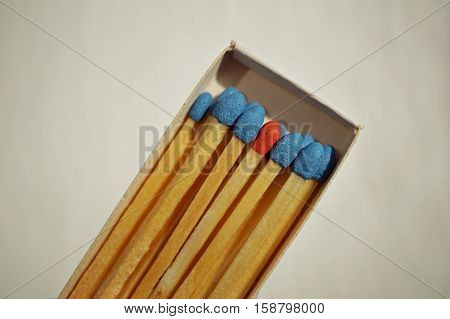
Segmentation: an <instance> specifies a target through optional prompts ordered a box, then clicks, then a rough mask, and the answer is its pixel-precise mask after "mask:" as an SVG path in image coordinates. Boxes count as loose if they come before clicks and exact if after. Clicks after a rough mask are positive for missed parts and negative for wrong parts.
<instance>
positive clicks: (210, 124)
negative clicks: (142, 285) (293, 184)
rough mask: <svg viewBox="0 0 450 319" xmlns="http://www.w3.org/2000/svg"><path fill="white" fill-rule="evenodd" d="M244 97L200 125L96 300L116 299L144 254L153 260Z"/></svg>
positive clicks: (231, 99)
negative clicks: (160, 239) (182, 201)
mask: <svg viewBox="0 0 450 319" xmlns="http://www.w3.org/2000/svg"><path fill="white" fill-rule="evenodd" d="M245 104H246V102H245V97H244V96H243V95H242V94H241V93H235V94H232V95H229V96H227V98H224V99H222V100H220V101H218V103H217V105H216V106H215V107H214V109H213V112H212V114H213V115H214V116H209V117H208V118H207V120H206V122H205V123H204V124H203V125H204V127H203V128H202V133H201V135H200V137H199V138H198V141H197V144H196V145H195V146H194V148H193V149H192V151H191V152H190V154H189V156H188V158H187V159H186V161H185V162H184V163H183V165H182V167H181V168H180V170H179V171H177V173H176V174H175V176H174V177H173V179H172V181H171V182H170V184H169V186H168V188H167V190H166V191H165V192H164V193H163V194H162V195H161V196H160V197H159V199H158V201H157V203H156V204H155V206H154V207H153V209H152V213H151V214H149V215H148V216H146V218H145V219H144V220H143V222H142V224H141V225H140V226H139V228H138V230H137V231H136V233H135V234H134V236H133V237H132V239H131V240H130V241H129V242H128V244H127V246H126V247H125V248H124V249H123V250H122V253H121V254H120V256H119V258H118V259H117V261H116V262H115V263H114V265H113V267H112V268H111V270H110V272H109V273H108V274H107V276H106V278H105V279H104V281H103V282H102V283H101V285H100V287H99V288H98V290H97V292H96V293H95V297H96V298H116V297H117V296H119V294H120V291H121V289H122V287H123V285H124V284H125V282H126V280H127V279H128V278H129V276H130V275H131V274H132V273H133V272H134V271H135V269H136V267H137V266H138V264H139V262H140V260H141V258H142V257H143V256H144V255H145V254H147V253H150V254H147V256H148V258H150V259H153V257H154V254H155V253H156V252H157V249H155V248H156V247H158V246H160V242H158V241H157V239H158V237H160V235H161V234H162V235H167V234H164V230H165V229H166V228H167V227H168V225H167V224H168V223H170V221H171V219H172V218H173V215H174V214H175V213H177V212H176V209H177V206H178V204H179V201H180V199H181V198H182V197H183V196H184V195H185V193H186V192H187V191H188V190H189V189H190V187H191V186H192V185H193V184H194V183H195V181H196V179H197V178H198V177H199V175H200V174H201V172H202V170H203V168H204V167H205V165H206V164H207V163H208V161H209V159H210V158H211V157H212V155H213V153H214V151H215V150H216V148H217V146H218V145H219V144H220V143H221V141H222V140H223V138H224V137H225V135H226V133H227V131H228V128H229V127H228V126H229V125H232V124H233V123H234V121H235V120H236V119H237V118H238V117H239V115H240V114H241V113H242V112H243V111H244V109H245Z"/></svg>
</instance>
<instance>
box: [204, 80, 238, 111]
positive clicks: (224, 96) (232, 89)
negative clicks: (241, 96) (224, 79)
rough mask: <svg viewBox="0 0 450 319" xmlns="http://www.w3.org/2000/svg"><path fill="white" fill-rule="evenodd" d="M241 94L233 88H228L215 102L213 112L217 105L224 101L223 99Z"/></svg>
mask: <svg viewBox="0 0 450 319" xmlns="http://www.w3.org/2000/svg"><path fill="white" fill-rule="evenodd" d="M236 93H239V91H238V90H237V89H236V88H235V87H232V86H229V87H227V88H226V89H225V90H223V91H222V93H220V94H219V96H218V97H217V98H216V100H215V101H214V103H213V104H212V106H211V110H214V108H215V107H216V105H217V103H218V102H219V101H220V100H222V99H223V98H226V97H227V96H230V95H232V94H236Z"/></svg>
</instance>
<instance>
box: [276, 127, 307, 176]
mask: <svg viewBox="0 0 450 319" xmlns="http://www.w3.org/2000/svg"><path fill="white" fill-rule="evenodd" d="M307 136H309V135H307ZM309 143H311V140H310V139H309V138H305V136H303V135H302V134H300V133H289V134H286V135H285V136H283V137H282V138H281V139H280V140H279V141H278V142H277V144H275V146H274V147H273V149H272V152H271V153H270V158H271V159H272V160H274V161H275V162H277V163H278V164H279V165H281V166H282V167H284V168H286V167H288V166H289V165H291V163H292V161H293V160H294V159H295V158H296V157H297V155H298V153H299V152H300V150H301V149H302V148H304V147H305V146H306V145H308V144H309Z"/></svg>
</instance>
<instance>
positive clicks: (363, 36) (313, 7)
mask: <svg viewBox="0 0 450 319" xmlns="http://www.w3.org/2000/svg"><path fill="white" fill-rule="evenodd" d="M442 3H445V1H406V0H405V1H384V0H383V1H356V0H355V1H340V2H339V3H338V2H337V1H222V2H218V1H217V2H214V1H189V2H188V1H185V2H181V1H177V2H175V1H153V2H150V1H95V2H94V1H56V0H54V1H50V0H46V1H32V2H31V1H13V0H7V1H5V0H0V110H1V111H0V141H1V144H0V145H1V156H0V176H1V178H0V203H1V211H0V249H1V253H2V258H1V263H0V296H6V295H8V294H10V293H11V292H12V291H14V290H16V289H17V288H18V287H20V286H21V285H23V284H24V283H26V282H27V281H29V280H31V279H33V278H34V277H35V276H37V275H39V274H40V273H41V272H43V271H45V270H46V269H47V268H48V267H49V266H51V265H53V264H55V262H57V261H59V260H61V259H62V258H63V257H65V256H68V257H66V258H65V259H63V260H62V261H60V262H59V263H58V264H57V265H55V266H53V267H51V268H50V269H47V271H45V272H44V273H43V274H42V275H41V276H39V277H38V278H36V279H35V280H33V281H31V282H29V283H28V284H27V285H25V286H23V287H22V288H21V289H19V290H17V291H16V292H14V293H13V294H11V295H10V296H9V297H12V298H25V297H26V298H32V297H37V298H41V297H55V296H57V294H58V293H59V291H60V290H61V288H62V287H63V285H64V283H65V282H66V281H67V279H68V277H69V276H70V274H71V273H72V271H73V270H74V268H75V267H76V265H77V264H78V262H79V261H80V259H81V257H82V256H83V254H84V252H85V250H86V249H87V248H88V245H85V246H84V247H82V248H81V249H78V248H79V247H80V246H82V245H83V244H86V243H87V242H88V241H89V240H90V239H92V238H93V237H94V236H95V235H96V234H97V232H98V231H99V229H100V228H101V226H102V225H103V223H104V222H105V220H106V218H107V217H108V216H109V214H110V213H111V211H112V209H113V208H114V206H115V205H116V203H117V202H118V200H119V199H120V197H121V195H122V194H123V192H124V191H125V189H126V188H127V186H128V185H129V183H130V181H131V179H132V178H133V177H134V176H135V174H136V172H137V170H138V168H139V139H138V137H139V135H138V133H139V126H141V125H151V126H155V127H157V128H158V129H159V131H160V132H162V131H163V128H164V127H165V126H166V125H168V123H170V121H171V116H170V115H168V114H166V113H164V112H162V111H161V110H159V109H158V108H156V107H155V106H154V105H152V104H151V103H149V102H148V101H147V100H146V99H144V98H143V97H142V96H139V95H138V94H137V93H136V92H134V91H133V90H131V89H130V87H131V88H133V89H134V90H136V91H138V92H140V93H141V94H142V95H144V96H145V97H147V98H148V99H150V100H152V101H154V102H155V103H157V104H158V105H160V106H162V107H163V108H164V109H165V110H166V111H167V112H168V113H169V114H175V113H176V112H177V111H178V109H179V107H180V106H181V104H182V103H183V102H184V100H185V99H186V97H187V96H188V94H189V93H190V91H191V90H192V88H193V87H194V85H195V84H196V83H197V81H198V80H199V78H200V76H201V75H202V74H203V72H204V71H205V70H206V68H207V67H208V66H209V65H210V63H211V62H212V60H213V59H214V58H215V57H216V56H217V55H218V53H219V52H220V51H221V50H222V49H223V48H224V47H225V46H226V45H227V44H228V43H229V41H230V39H232V38H233V39H236V40H237V41H238V43H239V45H241V46H243V47H245V48H246V49H247V50H248V51H250V52H251V53H253V54H255V55H256V56H258V57H259V58H261V60H263V61H266V62H268V63H269V64H270V65H272V66H273V67H274V68H276V69H277V70H279V71H280V72H281V73H282V74H285V75H287V76H288V78H290V79H292V80H294V81H295V82H297V83H299V84H300V85H302V86H304V87H308V88H311V89H315V88H318V87H320V86H321V85H322V84H323V83H325V82H327V81H328V80H330V79H332V78H333V77H334V76H336V75H337V74H339V73H340V72H342V71H344V70H346V69H347V68H348V67H349V66H351V65H353V64H354V63H355V62H357V61H358V60H360V59H361V58H363V57H365V56H366V55H368V54H369V53H370V52H372V51H373V50H374V49H376V48H377V47H379V46H380V45H382V44H383V43H385V42H386V41H388V40H390V39H392V38H393V37H394V36H396V35H397V34H399V33H401V32H403V31H405V30H406V29H407V28H409V27H410V26H412V25H413V24H414V23H416V22H418V21H419V20H420V19H421V18H423V17H424V16H426V15H427V14H429V13H430V12H432V11H433V10H434V9H436V8H438V7H439V6H440V5H441V4H442ZM14 10H16V11H17V12H14ZM449 55H450V5H447V6H446V7H444V8H442V9H441V10H439V11H438V12H437V13H435V14H433V15H432V16H430V17H429V18H427V19H425V20H424V21H423V22H421V23H419V24H418V25H417V26H415V27H414V28H412V29H411V30H409V31H407V32H406V33H404V34H403V35H402V36H400V37H399V38H397V39H396V40H395V41H393V42H391V43H390V44H389V45H387V46H386V47H384V48H382V49H381V50H379V51H378V52H376V53H375V54H373V55H372V56H370V57H368V58H367V59H366V60H364V61H362V62H361V63H360V64H358V65H356V66H355V67H354V68H352V69H351V70H349V71H348V72H346V73H345V74H344V75H342V76H340V77H339V78H337V79H336V80H334V81H332V82H331V83H330V84H328V85H327V86H325V87H324V88H323V89H321V90H319V91H318V92H317V96H319V97H320V98H322V99H324V100H325V101H328V102H329V103H331V104H332V105H334V106H335V107H336V108H337V109H338V110H339V111H341V112H343V113H344V114H346V115H348V116H349V117H351V118H353V119H354V120H356V121H358V122H360V123H362V124H364V125H365V126H366V127H365V129H364V131H363V133H362V135H361V137H360V139H359V141H358V142H357V144H356V146H355V148H354V149H353V151H352V152H351V154H350V156H349V158H348V160H347V161H346V163H345V164H344V165H343V168H342V170H341V171H340V173H339V174H338V176H337V177H336V179H335V180H334V182H333V183H332V185H331V187H330V188H329V190H328V192H327V193H326V194H325V196H324V197H323V200H322V201H321V202H320V203H319V205H318V207H317V210H318V211H319V212H320V213H316V214H314V215H313V217H312V218H311V219H310V221H309V222H308V223H307V225H306V227H305V228H304V230H303V231H302V233H301V234H300V236H299V237H298V238H297V239H296V241H295V242H294V244H293V245H292V246H291V247H290V249H289V251H288V253H287V254H286V255H285V256H284V258H283V259H282V261H281V263H280V265H279V266H278V267H277V268H276V270H275V271H274V273H273V274H272V276H271V278H270V279H269V281H268V282H267V283H266V285H265V286H264V288H263V290H262V291H261V293H260V297H267V298H272V297H278V298H283V297H297V298H306V297H311V298H327V297H330V298H360V297H373V298H381V297H387V298H391V297H399V298H440V297H445V296H449V295H450V249H449V244H450V209H449V206H448V198H449V196H448V194H449V190H448V187H449V185H450V161H449V159H450V158H449V157H450V156H449V154H450V141H449V137H450V126H449V125H448V123H447V121H448V119H449V117H450V109H449V107H450V93H449V87H450V86H449V84H450V81H449V80H450V64H449ZM120 81H122V82H123V83H120ZM124 84H126V85H124ZM77 249H78V250H77ZM71 252H73V253H72V254H70V255H68V254H69V253H71Z"/></svg>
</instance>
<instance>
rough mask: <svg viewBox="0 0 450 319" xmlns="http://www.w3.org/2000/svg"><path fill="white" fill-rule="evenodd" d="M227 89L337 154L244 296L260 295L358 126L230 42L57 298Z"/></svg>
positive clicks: (68, 289) (69, 288) (63, 294)
mask: <svg viewBox="0 0 450 319" xmlns="http://www.w3.org/2000/svg"><path fill="white" fill-rule="evenodd" d="M229 86H234V87H236V88H237V89H238V90H240V91H241V92H243V93H244V95H245V96H246V97H247V100H248V101H258V102H259V103H260V104H261V105H263V106H264V107H265V109H266V118H267V119H266V120H270V119H271V117H273V116H276V119H277V121H279V122H281V123H283V124H285V125H286V126H287V127H288V129H290V128H292V127H297V128H302V127H303V128H304V129H305V128H306V129H308V132H299V133H308V134H311V135H312V136H313V137H314V138H315V139H316V140H317V141H319V142H320V143H322V144H329V145H332V146H333V147H334V148H335V150H336V153H337V159H338V162H337V164H336V167H335V168H334V170H333V172H332V173H331V175H330V176H329V177H328V178H327V179H326V181H325V182H323V183H321V184H320V186H319V188H318V189H317V190H316V191H315V192H314V194H313V196H312V198H310V200H309V203H308V205H307V206H306V207H305V208H304V209H303V211H302V212H301V213H300V214H298V216H297V218H296V220H295V221H294V223H293V224H292V225H291V226H290V228H289V229H288V230H287V232H286V234H285V236H284V238H283V240H282V242H281V243H280V244H279V245H278V248H277V250H276V251H275V253H274V254H273V255H272V256H271V257H270V258H269V261H268V262H267V263H266V265H265V266H264V268H263V270H262V272H261V273H259V274H258V277H257V279H256V282H255V283H254V284H253V286H252V288H251V289H250V291H249V292H248V293H247V295H246V296H245V297H246V298H253V297H255V296H256V295H257V293H258V291H259V289H260V288H261V286H262V285H263V283H264V282H265V280H266V279H267V278H268V276H269V275H270V273H271V271H272V270H273V269H274V267H275V266H276V265H277V263H278V261H279V259H280V257H281V256H282V255H283V254H284V253H285V251H286V249H287V247H288V246H289V244H290V243H291V242H292V241H293V239H294V238H295V236H296V235H297V234H298V232H299V231H300V230H301V229H302V226H303V225H304V224H305V223H306V221H307V219H308V217H309V216H310V215H311V213H312V211H313V208H314V207H315V205H316V204H317V202H318V201H319V199H320V198H321V196H322V195H323V193H324V191H325V190H326V188H327V186H328V184H329V183H330V182H331V181H332V179H333V177H334V176H335V174H336V173H337V171H338V170H339V167H340V165H342V162H343V161H344V159H345V158H346V155H347V154H348V152H349V150H350V148H351V147H352V145H353V143H354V142H355V140H356V137H357V136H358V132H359V130H360V126H358V125H356V124H354V123H353V122H352V121H350V120H349V119H347V118H345V117H344V116H343V115H341V114H339V113H338V112H336V111H335V110H334V109H332V108H331V107H330V106H328V105H326V104H325V103H323V102H321V101H319V100H318V99H317V98H315V97H314V96H311V95H309V94H308V92H307V91H306V90H304V89H302V88H301V87H299V86H298V85H296V84H294V83H292V82H291V81H289V80H287V79H286V78H284V77H283V76H281V75H280V74H278V73H277V72H276V71H274V70H272V69H271V68H270V67H268V66H267V65H266V64H264V63H263V62H261V61H259V60H258V59H256V58H254V57H253V56H251V55H250V54H248V53H247V52H245V50H243V49H241V48H240V47H239V46H236V44H235V43H234V42H232V43H231V45H230V46H228V47H227V48H226V49H225V50H224V51H223V52H222V53H221V54H220V55H219V57H218V58H217V59H216V60H215V61H214V62H213V63H212V65H211V66H210V67H209V68H208V70H207V71H206V73H205V74H204V75H203V77H202V78H201V79H200V81H199V83H198V84H197V86H196V87H195V88H194V90H193V91H192V93H191V94H190V96H189V97H188V99H187V100H186V102H185V103H184V105H183V106H182V107H181V110H180V111H179V113H178V114H177V116H176V119H174V120H173V121H172V123H171V125H170V126H169V128H168V129H167V131H166V132H165V134H164V136H163V137H162V139H161V140H160V141H159V143H158V145H157V146H156V147H155V149H154V150H153V152H152V153H151V154H150V156H149V158H148V159H147V161H146V163H145V164H144V166H143V169H141V170H140V172H139V173H138V175H137V176H136V177H135V179H134V180H133V182H132V183H131V185H130V186H129V188H128V190H127V191H126V193H125V194H124V196H123V197H122V199H121V200H120V202H119V204H118V205H117V207H116V208H115V210H114V211H113V213H112V214H111V216H110V218H109V219H108V220H107V222H106V223H105V225H104V227H103V229H102V230H101V232H100V235H99V236H98V237H97V238H96V240H95V241H94V243H93V244H92V245H91V247H90V248H89V250H88V251H87V253H86V254H85V256H84V258H83V259H82V261H81V262H80V264H79V266H78V267H77V268H76V270H75V272H74V273H73V274H72V276H71V278H70V279H69V281H68V282H67V284H66V286H65V287H64V289H63V290H62V292H61V294H60V296H59V297H60V298H67V297H68V296H69V294H70V292H71V291H72V289H73V287H74V286H75V285H76V283H77V281H78V279H79V278H80V276H81V275H82V274H83V272H84V271H85V269H86V268H87V267H88V266H89V264H90V262H91V260H92V259H93V258H94V256H95V255H96V253H97V251H98V250H99V249H100V247H101V246H102V244H103V242H104V241H105V240H106V239H107V237H108V234H109V233H110V231H111V230H112V229H113V228H114V225H115V224H116V223H117V222H118V220H119V219H120V217H121V215H122V214H123V212H124V211H125V210H126V208H127V207H128V205H130V203H131V202H132V201H133V199H134V196H135V195H136V193H137V192H138V190H139V189H140V187H141V186H142V184H143V183H144V181H145V180H146V178H147V176H148V174H149V172H151V168H152V167H153V166H154V165H155V163H157V161H158V159H159V157H160V156H161V155H162V154H163V152H164V150H165V149H166V147H167V145H168V144H169V143H170V141H171V140H172V138H173V137H174V136H175V135H176V133H177V132H178V129H179V127H180V125H181V124H182V122H183V121H182V120H183V119H184V118H185V117H186V115H187V112H188V111H189V109H190V107H191V105H192V104H193V102H194V101H195V99H196V97H197V96H198V95H199V94H200V93H202V92H204V91H208V92H210V93H211V94H212V95H213V96H217V95H218V94H219V93H220V92H222V91H223V90H224V89H225V88H227V87H229ZM293 104H294V106H293V107H291V108H289V109H287V110H286V111H284V110H285V109H286V107H287V106H290V105H293ZM292 124H294V125H292Z"/></svg>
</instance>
